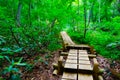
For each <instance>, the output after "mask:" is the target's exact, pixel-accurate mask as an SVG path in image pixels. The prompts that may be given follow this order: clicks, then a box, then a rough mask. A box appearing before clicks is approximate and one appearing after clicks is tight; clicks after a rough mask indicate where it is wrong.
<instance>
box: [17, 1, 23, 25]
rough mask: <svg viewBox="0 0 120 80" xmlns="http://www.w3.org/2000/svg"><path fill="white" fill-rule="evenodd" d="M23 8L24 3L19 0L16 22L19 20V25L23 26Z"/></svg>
mask: <svg viewBox="0 0 120 80" xmlns="http://www.w3.org/2000/svg"><path fill="white" fill-rule="evenodd" d="M21 9H22V3H21V1H20V0H19V3H18V11H17V17H16V22H17V26H18V27H20V26H21V21H20V17H21Z"/></svg>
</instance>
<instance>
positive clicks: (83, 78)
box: [78, 73, 93, 80]
mask: <svg viewBox="0 0 120 80" xmlns="http://www.w3.org/2000/svg"><path fill="white" fill-rule="evenodd" d="M78 80H93V76H92V74H82V73H79V74H78Z"/></svg>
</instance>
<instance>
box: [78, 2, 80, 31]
mask: <svg viewBox="0 0 120 80" xmlns="http://www.w3.org/2000/svg"><path fill="white" fill-rule="evenodd" d="M79 7H80V3H79V0H78V10H77V11H78V13H77V15H78V17H79V16H80V12H79V11H80V10H79ZM77 31H78V32H79V31H80V29H79V20H77Z"/></svg>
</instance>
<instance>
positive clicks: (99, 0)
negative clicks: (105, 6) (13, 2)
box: [98, 0, 101, 23]
mask: <svg viewBox="0 0 120 80" xmlns="http://www.w3.org/2000/svg"><path fill="white" fill-rule="evenodd" d="M98 2H99V18H98V19H99V20H98V22H99V23H100V21H101V20H100V16H101V13H100V11H101V9H100V8H101V0H98Z"/></svg>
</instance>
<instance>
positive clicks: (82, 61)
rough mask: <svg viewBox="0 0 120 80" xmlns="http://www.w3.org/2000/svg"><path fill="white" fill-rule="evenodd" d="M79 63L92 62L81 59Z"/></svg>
mask: <svg viewBox="0 0 120 80" xmlns="http://www.w3.org/2000/svg"><path fill="white" fill-rule="evenodd" d="M79 64H90V61H88V60H79Z"/></svg>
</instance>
